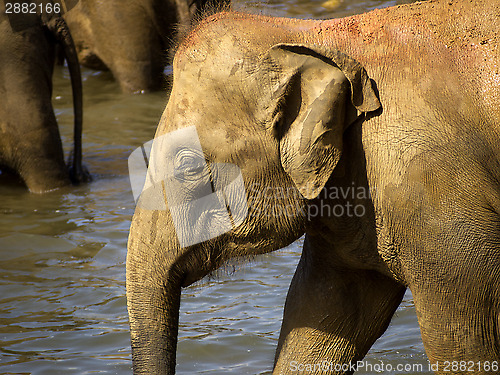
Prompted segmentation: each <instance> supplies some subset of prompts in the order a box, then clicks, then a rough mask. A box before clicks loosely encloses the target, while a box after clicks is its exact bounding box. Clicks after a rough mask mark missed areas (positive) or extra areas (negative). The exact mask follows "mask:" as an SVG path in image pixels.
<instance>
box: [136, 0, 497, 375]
mask: <svg viewBox="0 0 500 375" xmlns="http://www.w3.org/2000/svg"><path fill="white" fill-rule="evenodd" d="M498 14H500V2H499V1H498V0H495V1H489V2H481V1H461V2H460V1H452V2H450V1H434V2H430V3H416V4H413V5H408V6H402V7H394V8H389V9H384V10H378V11H374V12H370V13H366V14H363V15H359V16H354V17H350V18H346V19H340V20H331V21H323V22H320V21H303V20H288V19H280V18H266V17H259V16H251V15H244V14H237V13H221V14H218V15H215V16H213V17H211V18H209V19H207V20H205V21H204V22H202V23H201V24H200V25H199V26H198V27H197V28H195V29H194V30H193V31H192V33H191V34H190V35H189V36H188V37H187V38H186V39H185V40H184V41H183V43H182V45H181V47H180V48H179V49H178V51H177V54H176V56H175V59H174V84H173V90H172V93H171V96H170V99H169V102H168V105H167V107H166V109H165V112H164V114H163V116H162V118H161V120H160V123H159V126H158V130H157V133H156V136H157V137H158V136H160V135H164V134H169V133H170V132H172V131H173V130H176V129H182V128H185V127H188V126H196V129H197V132H198V135H199V138H200V142H201V146H202V148H203V150H204V158H205V159H206V160H207V162H208V163H220V162H228V163H233V164H235V165H237V166H239V168H241V171H242V172H241V173H242V175H243V179H244V181H245V186H246V192H247V199H248V205H249V214H248V216H247V218H246V219H245V221H244V222H243V223H242V224H241V225H239V226H238V227H236V228H235V229H234V230H232V231H230V232H228V233H226V234H223V235H221V236H219V237H217V238H216V239H213V240H208V241H205V242H203V243H201V244H197V245H192V246H189V247H185V248H181V247H180V246H179V242H178V240H177V236H176V233H175V231H174V228H173V224H172V218H171V214H170V212H169V210H168V209H167V210H154V209H148V208H147V207H146V205H145V203H147V202H142V204H141V200H140V201H139V205H138V208H137V209H136V212H135V215H134V218H133V221H132V226H131V229H130V237H129V245H128V258H127V298H128V309H129V316H130V326H131V338H132V353H133V365H134V372H135V373H136V374H146V373H149V374H153V373H154V374H173V373H174V372H175V353H176V343H177V330H178V320H179V304H180V291H181V288H182V287H186V286H188V285H190V284H191V283H193V282H195V281H197V280H200V279H201V278H202V277H204V276H205V275H207V274H208V273H210V272H211V271H213V270H215V269H217V268H218V267H220V266H221V265H222V264H224V262H225V261H227V260H228V259H230V258H233V257H240V256H243V257H244V256H247V255H253V254H260V253H266V252H269V251H273V250H276V249H279V248H281V247H283V246H286V245H288V244H290V243H291V242H292V241H294V240H295V239H297V238H299V237H300V236H301V235H302V234H303V233H304V232H305V233H306V237H305V243H304V249H303V253H302V257H301V259H300V262H299V265H298V267H297V270H296V273H295V275H294V277H293V280H292V283H291V286H290V290H289V292H288V296H287V300H286V305H285V311H284V317H283V325H282V328H281V334H280V338H279V343H278V348H277V351H276V357H275V367H274V372H273V373H274V374H289V373H293V366H292V361H296V363H299V364H301V365H303V366H306V365H311V366H312V365H314V364H318V363H321V362H322V361H323V360H327V361H329V362H330V363H334V364H348V363H353V362H356V361H358V360H361V359H362V358H363V357H364V356H365V354H366V353H367V351H368V350H369V348H370V346H371V345H372V344H373V343H374V341H375V340H376V339H377V338H378V337H379V336H380V335H381V334H382V333H383V332H384V331H385V329H386V328H387V326H388V324H389V322H390V320H391V317H392V315H393V313H394V311H395V310H396V308H397V306H398V305H399V303H400V301H401V299H402V297H403V294H404V292H405V289H406V288H410V289H411V291H412V293H413V297H414V301H415V306H416V311H417V315H418V321H419V324H420V328H421V333H422V338H423V342H424V346H425V349H426V352H427V354H428V357H429V360H430V361H431V363H432V364H434V365H436V364H438V366H439V369H438V371H437V372H438V373H447V374H449V373H453V371H449V372H445V371H444V361H475V362H476V363H477V362H478V361H481V362H483V361H498V360H500V248H499V246H500V186H499V185H500V107H499V106H498V103H499V102H500V71H499V68H498V67H499V66H500V58H499V53H500V52H499V51H500V48H499V44H498V40H499V36H500V35H499V30H500V20H499V17H498ZM443 20H447V22H443ZM366 74H367V76H368V77H369V78H370V79H371V80H372V82H370V81H369V80H368V78H367V76H366ZM194 87H196V89H193V88H194ZM377 98H378V99H379V100H377ZM379 101H380V103H379ZM358 114H359V117H356V116H357V115H358ZM181 146H182V145H179V147H181ZM176 157H177V155H176ZM175 160H176V159H174V163H175ZM279 187H281V188H282V191H283V190H284V191H290V189H292V192H293V191H295V194H292V193H288V194H285V195H283V194H276V193H274V192H276V191H278V189H277V188H279ZM349 188H351V189H353V188H355V189H356V194H354V196H353V194H352V190H349ZM164 189H169V185H168V184H166V185H165V187H164ZM336 189H337V191H344V196H343V195H342V194H341V193H338V194H335V190H336ZM341 189H343V190H341ZM367 191H370V193H371V195H370V196H367V194H366V192H367ZM325 192H326V194H325ZM346 192H347V194H345V193H346ZM362 192H364V193H362ZM145 197H147V195H146V196H145ZM338 205H340V206H341V207H342V208H343V209H344V214H343V215H342V214H341V211H340V209H339V208H338V207H337V211H333V214H329V213H328V208H333V207H336V206H338ZM349 205H351V211H350V215H349V214H348V211H347V208H348V206H349ZM286 206H288V207H292V209H289V210H288V212H287V213H286V215H283V214H280V212H282V210H281V208H282V207H286ZM355 207H357V211H355V210H354V208H355ZM293 208H294V209H293ZM304 208H305V209H304ZM301 209H302V212H303V211H304V210H305V211H306V212H310V213H311V214H310V215H304V214H302V213H301ZM315 209H318V210H319V214H315ZM321 210H323V211H321ZM181 319H182V317H181ZM474 366H475V367H474V370H475V371H474V373H476V374H479V373H486V372H487V371H484V369H482V368H481V369H479V368H478V366H477V365H474ZM449 370H451V368H450V369H449ZM295 373H296V372H295ZM305 373H314V374H321V373H324V372H322V370H321V369H319V368H318V367H315V368H313V369H312V371H311V372H307V371H306V372H305ZM326 373H328V374H333V373H336V372H334V371H332V372H326ZM339 373H350V372H349V371H346V372H342V371H341V372H339ZM455 373H460V371H458V372H455Z"/></svg>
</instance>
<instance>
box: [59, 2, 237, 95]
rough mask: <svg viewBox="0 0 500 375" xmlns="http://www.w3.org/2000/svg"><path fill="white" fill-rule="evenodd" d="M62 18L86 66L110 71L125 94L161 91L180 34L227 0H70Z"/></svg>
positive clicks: (225, 4)
mask: <svg viewBox="0 0 500 375" xmlns="http://www.w3.org/2000/svg"><path fill="white" fill-rule="evenodd" d="M63 3H65V4H66V7H67V12H66V13H65V14H64V18H65V20H66V22H67V24H68V26H69V28H70V30H71V33H72V35H73V38H74V40H75V44H76V47H77V50H78V57H79V59H80V62H81V64H82V65H84V66H86V67H89V68H92V69H97V70H107V69H109V70H110V71H111V73H112V74H113V76H114V78H115V79H116V80H117V81H118V83H119V84H120V87H121V90H122V91H123V92H126V93H138V92H147V91H151V90H158V89H161V88H163V86H164V85H165V83H164V78H163V71H164V69H165V67H166V65H167V61H168V59H167V53H166V52H165V51H166V50H167V49H168V48H169V47H170V46H173V41H174V39H175V31H176V29H181V28H183V27H187V26H189V24H190V23H191V21H192V20H193V19H194V18H196V17H197V16H198V15H200V14H201V12H203V11H204V10H207V9H211V8H214V7H222V6H228V4H229V0H194V1H188V0H175V1H174V0H148V1H138V0H126V1H124V0H113V1H98V0H78V1H77V0H66V1H64V2H63Z"/></svg>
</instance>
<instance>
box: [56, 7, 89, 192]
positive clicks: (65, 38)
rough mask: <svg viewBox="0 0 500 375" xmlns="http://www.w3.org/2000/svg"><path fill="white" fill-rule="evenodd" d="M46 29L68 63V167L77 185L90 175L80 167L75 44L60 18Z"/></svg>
mask: <svg viewBox="0 0 500 375" xmlns="http://www.w3.org/2000/svg"><path fill="white" fill-rule="evenodd" d="M47 27H48V28H49V30H50V31H51V33H52V35H54V37H55V38H56V39H57V41H58V42H59V43H60V44H61V46H62V49H63V53H64V57H65V58H66V61H67V62H68V69H69V74H70V78H71V88H72V95H73V113H74V128H73V153H72V161H71V162H70V164H71V165H70V166H69V174H70V178H71V181H72V182H73V183H74V184H79V183H81V182H87V181H89V180H90V174H89V173H88V171H87V170H86V168H85V167H84V166H83V165H82V128H83V125H82V123H83V90H82V77H81V72H80V64H79V62H78V55H77V52H76V48H75V43H74V42H73V38H72V37H71V33H70V31H69V28H68V25H67V24H66V21H64V19H63V18H62V17H60V16H56V17H53V18H52V19H51V20H50V21H49V22H47Z"/></svg>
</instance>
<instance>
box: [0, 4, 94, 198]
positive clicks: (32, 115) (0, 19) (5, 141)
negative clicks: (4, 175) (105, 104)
mask: <svg viewBox="0 0 500 375" xmlns="http://www.w3.org/2000/svg"><path fill="white" fill-rule="evenodd" d="M43 18H44V19H43V20H42V19H41V18H40V17H39V16H37V15H36V14H22V13H21V14H9V15H6V14H5V6H4V3H3V2H2V3H1V4H0V97H1V98H2V99H1V100H0V169H3V170H10V171H13V172H15V174H17V175H19V177H20V178H21V179H22V181H23V182H24V183H25V184H26V186H27V188H28V189H29V191H31V192H33V193H44V192H47V191H50V190H54V189H57V188H59V187H61V186H64V185H68V184H70V183H72V182H73V183H79V182H82V181H85V180H87V179H88V174H87V172H86V171H85V170H84V169H83V167H82V164H81V159H82V150H81V136H82V83H81V76H80V66H79V64H78V58H77V55H76V51H75V48H74V45H73V42H72V40H71V35H70V34H69V30H68V28H67V26H66V25H65V23H64V20H63V19H62V18H61V17H57V16H52V15H50V16H49V15H47V14H45V15H44V16H43ZM57 43H60V44H61V45H62V49H63V51H64V53H65V56H66V59H67V61H68V67H69V71H70V76H71V83H72V88H73V104H74V114H75V119H74V121H75V125H74V149H73V154H72V159H73V160H72V163H71V165H69V166H66V164H65V162H64V154H63V149H62V144H61V138H60V134H59V128H58V125H57V121H56V118H55V115H54V110H53V108H52V72H53V68H54V61H55V54H56V53H55V46H56V44H57Z"/></svg>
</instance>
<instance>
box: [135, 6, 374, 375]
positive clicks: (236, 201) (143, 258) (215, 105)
mask: <svg viewBox="0 0 500 375" xmlns="http://www.w3.org/2000/svg"><path fill="white" fill-rule="evenodd" d="M217 17H224V15H218V16H215V17H212V18H209V19H208V20H206V21H204V22H203V23H202V24H200V25H199V26H198V27H197V28H196V29H195V30H194V31H193V32H192V33H191V34H190V35H189V36H188V37H187V38H186V39H185V40H184V42H183V44H182V45H181V46H180V47H179V49H178V51H177V53H176V56H175V59H174V64H173V69H174V83H173V89H172V92H171V95H170V98H169V101H168V105H167V107H166V109H165V111H164V113H163V115H162V117H161V120H160V123H159V126H158V129H157V132H156V136H155V140H154V142H153V145H152V148H151V152H150V155H149V157H147V158H146V159H147V160H148V163H149V169H148V172H147V177H143V178H142V179H140V183H139V184H138V185H142V184H143V183H144V189H143V191H142V194H141V196H140V198H139V200H138V205H137V209H136V212H135V215H134V218H133V221H132V226H131V229H130V237H129V243H128V256H127V299H128V310H129V316H130V325H131V339H132V352H133V365H134V373H137V374H139V373H140V374H143V373H144V374H146V373H147V374H152V373H154V374H162V373H168V374H173V373H174V372H175V361H176V359H175V355H176V344H177V330H178V320H179V306H180V293H181V288H182V287H185V286H188V285H190V284H192V283H193V282H195V281H197V280H200V279H201V278H203V277H204V276H206V275H207V274H209V273H210V272H211V271H213V270H215V269H217V268H219V267H220V266H222V265H223V264H224V263H225V262H226V261H227V260H228V259H230V258H235V257H236V258H238V257H249V256H250V257H251V256H252V255H256V254H262V253H266V252H270V251H273V250H276V249H279V248H282V247H284V246H286V245H288V244H290V243H292V242H293V241H294V240H296V239H297V238H299V237H300V236H301V235H302V234H303V233H304V228H305V225H306V221H307V218H306V215H305V211H304V207H305V205H306V203H307V201H308V200H311V199H313V198H315V197H316V196H317V195H318V194H319V192H320V190H321V189H322V188H323V186H324V185H325V183H326V182H327V180H328V179H329V177H330V175H331V174H332V172H333V170H334V169H335V167H336V165H337V163H338V162H339V159H340V157H341V155H342V149H343V134H344V131H345V130H346V129H347V128H348V127H349V126H350V125H351V124H352V123H353V122H354V121H356V120H357V119H359V118H362V117H363V116H364V114H365V113H367V112H371V111H375V110H377V109H378V108H379V107H380V103H379V101H378V99H377V96H376V93H375V91H374V89H373V87H372V83H371V81H370V79H369V78H368V76H367V73H366V71H365V70H364V69H363V67H362V66H361V65H360V64H359V63H357V62H356V61H355V60H353V59H352V58H350V57H349V56H347V55H345V54H343V53H341V52H339V51H337V50H334V49H327V48H322V47H320V46H318V45H315V44H313V43H308V42H307V41H304V40H302V39H301V37H300V33H294V32H292V31H281V33H282V34H281V35H279V36H277V35H276V34H273V35H271V33H269V34H266V33H265V32H263V33H260V34H259V35H262V37H261V38H259V40H258V41H257V40H255V39H254V40H253V41H252V43H250V42H248V40H249V39H248V38H249V35H248V34H246V32H251V31H248V30H249V29H245V28H241V29H239V28H238V26H237V25H238V23H234V24H233V23H230V22H227V23H224V22H219V23H216V22H214V20H216V19H217ZM232 17H234V18H236V19H237V18H238V15H237V14H236V15H233V16H232ZM247 26H248V25H247ZM229 30H230V31H231V32H229ZM245 30H246V31H245ZM250 30H251V29H250ZM146 148H147V147H146ZM140 153H141V155H142V154H143V153H144V155H145V156H147V154H148V152H147V150H142V151H141V152H140Z"/></svg>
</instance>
